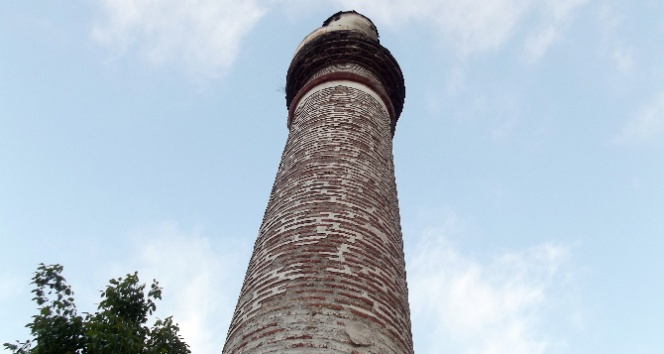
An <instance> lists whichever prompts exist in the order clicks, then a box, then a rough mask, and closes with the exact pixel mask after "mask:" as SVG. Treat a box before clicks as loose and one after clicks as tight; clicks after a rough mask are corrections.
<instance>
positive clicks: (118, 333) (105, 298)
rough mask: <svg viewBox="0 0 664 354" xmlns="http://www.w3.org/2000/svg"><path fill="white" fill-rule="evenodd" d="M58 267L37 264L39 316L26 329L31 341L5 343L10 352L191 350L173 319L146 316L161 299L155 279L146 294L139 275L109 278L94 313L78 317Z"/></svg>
mask: <svg viewBox="0 0 664 354" xmlns="http://www.w3.org/2000/svg"><path fill="white" fill-rule="evenodd" d="M62 269H63V267H62V266H61V265H59V264H55V265H48V266H47V265H44V264H40V265H39V267H38V268H37V271H36V272H35V275H34V277H33V278H32V283H33V284H34V285H35V289H34V290H32V293H33V294H35V296H34V298H33V300H34V301H35V302H36V303H37V305H38V306H39V312H38V314H37V315H34V316H32V318H33V320H32V322H31V323H28V324H27V325H26V327H28V328H30V332H31V334H32V339H31V340H27V341H25V342H19V341H17V342H16V344H10V343H5V344H4V346H5V349H9V350H10V351H12V353H14V354H113V353H136V354H189V353H191V351H190V350H189V346H188V345H187V344H186V343H185V342H184V341H183V340H182V338H181V337H180V335H179V334H178V332H179V330H180V328H179V327H178V325H177V324H175V323H174V322H173V319H172V317H167V318H165V319H163V320H161V319H157V320H156V321H155V323H154V325H153V326H152V327H148V326H147V325H146V323H147V321H148V317H149V316H150V315H152V314H153V313H154V312H155V311H156V309H157V305H156V303H155V301H156V300H161V288H160V287H159V283H157V281H156V280H155V281H153V283H152V284H151V286H150V289H149V291H148V292H147V295H146V293H145V284H140V283H139V279H138V273H137V272H136V273H134V274H127V276H126V277H125V278H122V277H120V278H117V279H111V280H110V284H109V285H107V286H106V289H105V290H103V291H101V299H102V300H101V301H100V302H99V305H98V308H97V312H95V313H94V314H86V315H85V317H82V316H80V315H78V314H77V312H76V304H75V303H74V292H73V291H72V290H71V287H70V286H69V285H67V282H66V280H65V278H64V277H63V276H62V275H61V273H62Z"/></svg>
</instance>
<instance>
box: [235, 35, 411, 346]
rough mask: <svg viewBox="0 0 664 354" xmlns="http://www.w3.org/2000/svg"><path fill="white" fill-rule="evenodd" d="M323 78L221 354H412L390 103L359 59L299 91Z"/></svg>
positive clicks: (296, 130) (289, 153)
mask: <svg viewBox="0 0 664 354" xmlns="http://www.w3.org/2000/svg"><path fill="white" fill-rule="evenodd" d="M305 48H306V46H305ZM303 49H304V48H303ZM330 68H333V69H334V70H330ZM397 69H398V67H397ZM339 71H348V72H353V73H354V74H356V75H360V76H362V77H364V78H365V80H354V81H349V80H345V79H335V78H334V75H330V72H332V73H334V72H339ZM322 76H326V77H328V79H327V80H325V81H323V82H321V83H320V84H317V85H315V86H313V87H311V86H309V87H308V89H307V92H300V93H298V95H299V97H298V98H297V100H295V101H294V102H292V104H293V105H294V106H292V107H291V112H292V113H291V117H289V121H290V124H289V128H290V133H289V136H288V140H287V142H286V147H285V149H284V152H283V155H282V158H281V164H280V166H279V170H278V172H277V176H276V179H275V182H274V186H273V188H272V192H271V194H270V199H269V201H268V205H267V209H266V211H265V216H264V218H263V223H262V225H261V227H260V230H259V235H258V238H257V240H256V244H255V246H254V252H253V255H252V257H251V261H250V263H249V267H248V270H247V273H246V277H245V281H244V284H243V286H242V290H241V294H240V298H239V300H238V304H237V308H236V310H235V313H234V316H233V320H232V323H231V326H230V329H229V332H228V338H227V341H226V345H225V347H224V351H223V352H224V353H228V354H231V353H232V354H239V353H254V354H258V353H312V352H313V353H358V354H359V353H394V354H404V353H412V352H413V349H412V339H411V331H410V318H409V309H408V291H407V286H406V274H405V264H404V255H403V244H402V237H401V228H400V222H399V210H398V201H397V191H396V184H395V180H394V167H393V159H392V132H393V127H394V125H393V124H394V122H395V121H396V117H393V116H391V115H392V114H393V112H394V110H393V109H389V108H388V106H390V105H392V104H393V102H385V97H387V96H386V95H384V94H381V92H376V90H375V89H374V88H375V87H380V85H381V83H380V82H379V81H378V80H377V79H376V77H377V75H374V74H371V73H368V72H366V67H364V66H361V65H360V66H355V68H354V65H341V66H339V65H331V66H329V67H322V68H318V69H317V70H316V71H314V72H311V73H310V75H309V78H308V79H307V80H305V81H303V82H302V85H301V87H304V86H306V83H307V82H313V81H312V80H315V79H316V78H320V77H322ZM343 77H347V76H343ZM358 81H366V82H369V83H370V84H368V85H365V84H364V83H363V82H358ZM372 87H373V88H372ZM379 90H380V89H379ZM293 97H295V95H293ZM402 103H403V102H401V103H399V106H400V105H401V104H402Z"/></svg>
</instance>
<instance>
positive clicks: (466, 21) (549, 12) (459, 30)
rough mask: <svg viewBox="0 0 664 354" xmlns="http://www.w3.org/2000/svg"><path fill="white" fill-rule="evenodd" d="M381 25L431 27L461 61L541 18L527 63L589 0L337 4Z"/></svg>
mask: <svg viewBox="0 0 664 354" xmlns="http://www.w3.org/2000/svg"><path fill="white" fill-rule="evenodd" d="M338 2H339V3H340V4H341V5H342V6H344V7H345V8H354V9H356V10H358V11H359V12H362V13H365V14H366V15H367V16H369V17H371V18H372V20H374V21H375V22H381V23H382V24H384V25H399V24H417V25H422V24H428V25H431V27H432V28H433V29H435V30H436V31H437V32H438V33H439V34H440V35H441V36H442V37H443V38H445V40H446V41H447V42H448V43H449V44H451V46H452V47H453V48H454V49H455V50H456V51H457V53H458V54H460V55H461V56H466V55H470V54H473V53H482V52H486V51H490V50H496V49H498V48H500V47H501V46H503V45H504V44H505V43H507V42H508V41H509V40H510V39H512V37H513V36H514V34H515V33H516V32H517V30H518V29H519V25H522V24H523V23H524V22H525V21H524V20H525V19H526V18H527V17H528V16H532V13H533V12H535V11H536V10H540V11H539V12H540V13H541V14H542V18H541V19H540V21H538V22H536V26H537V28H535V29H533V28H526V30H527V31H528V32H531V33H530V35H529V36H528V38H527V40H526V42H525V50H526V52H527V53H528V55H529V56H530V59H531V61H535V60H537V59H539V58H540V57H541V56H542V55H543V54H544V53H545V52H546V49H547V48H548V47H549V46H550V45H551V44H552V43H554V42H555V40H557V39H558V38H559V37H560V32H561V30H560V27H561V26H562V25H564V24H565V23H566V22H567V21H568V19H570V18H571V15H572V13H573V10H575V9H576V8H577V7H579V5H582V4H584V3H586V2H587V0H564V1H560V0H546V1H528V0H461V1H458V0H438V1H427V0H410V1H406V0H387V1H379V0H371V1H361V2H358V1H354V0H339V1H338Z"/></svg>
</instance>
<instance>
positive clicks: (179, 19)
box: [92, 0, 266, 77]
mask: <svg viewBox="0 0 664 354" xmlns="http://www.w3.org/2000/svg"><path fill="white" fill-rule="evenodd" d="M100 8H101V12H102V17H103V20H102V21H101V22H100V23H97V24H96V25H95V26H94V28H93V31H92V37H93V38H94V39H95V40H96V41H98V42H99V43H101V44H103V45H106V46H108V47H109V48H111V49H112V50H114V51H116V52H117V53H118V54H120V55H121V54H123V53H126V52H127V51H130V50H136V51H137V52H138V53H139V55H141V56H142V57H143V58H144V59H145V60H147V61H148V62H150V63H152V64H155V65H163V64H170V63H176V64H178V65H183V66H184V67H185V68H187V70H189V71H191V72H193V73H195V74H197V75H204V76H210V77H215V76H219V75H223V73H224V72H225V71H226V70H227V69H228V68H229V67H230V66H231V64H232V63H233V61H234V59H235V57H236V56H237V54H238V51H239V47H240V43H241V41H242V39H243V38H244V37H245V36H246V35H247V33H248V32H249V31H250V30H251V29H252V28H253V26H254V25H255V24H256V23H257V22H258V20H259V19H260V18H261V17H262V16H263V15H264V14H265V12H266V9H265V8H263V7H261V6H259V5H258V2H257V1H256V0H218V1H217V0H161V1H153V0H100Z"/></svg>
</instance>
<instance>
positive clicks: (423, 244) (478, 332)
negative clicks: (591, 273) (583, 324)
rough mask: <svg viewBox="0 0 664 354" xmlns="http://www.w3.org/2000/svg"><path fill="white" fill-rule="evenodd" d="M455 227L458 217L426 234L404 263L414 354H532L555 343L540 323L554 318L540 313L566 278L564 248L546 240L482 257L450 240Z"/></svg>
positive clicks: (566, 253)
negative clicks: (444, 351)
mask: <svg viewBox="0 0 664 354" xmlns="http://www.w3.org/2000/svg"><path fill="white" fill-rule="evenodd" d="M458 228H459V221H458V219H457V218H455V217H450V218H448V220H447V222H446V224H445V225H444V226H443V227H441V228H439V229H436V230H430V231H428V232H427V233H426V234H425V235H424V237H422V239H421V240H420V241H419V243H418V245H417V246H416V248H415V251H414V252H412V256H411V257H410V258H409V261H408V283H409V289H410V290H409V294H410V302H411V311H412V320H413V324H414V332H416V338H415V344H416V346H417V347H418V350H419V352H420V353H423V354H425V353H438V352H439V349H440V348H447V351H450V352H455V353H483V354H503V353H504V354H507V353H509V354H520V353H523V354H526V353H528V354H537V353H547V352H549V351H550V350H551V349H553V348H555V347H557V346H560V345H561V344H560V343H561V339H560V338H555V335H551V334H550V333H549V334H547V333H546V329H545V328H544V323H546V322H550V321H551V320H552V319H551V318H549V317H547V318H545V316H551V312H550V310H551V308H552V307H553V302H555V301H554V300H553V299H552V298H553V297H554V296H553V295H554V294H555V293H557V292H560V290H561V289H562V287H563V286H564V285H565V284H564V283H565V282H566V280H565V279H564V278H565V275H566V274H565V269H566V267H567V265H568V262H569V261H568V257H569V251H568V249H567V248H566V247H564V246H560V245H556V244H551V243H547V244H542V245H539V246H536V247H534V248H532V249H528V250H526V251H521V252H512V251H504V252H501V253H500V254H497V255H495V256H494V257H493V258H492V259H489V260H486V261H482V260H478V259H476V258H474V257H472V256H469V255H465V254H463V253H462V252H461V251H460V250H459V249H457V248H456V247H455V246H454V245H453V244H452V243H451V242H450V241H449V238H448V237H449V236H450V234H455V233H458ZM558 300H559V299H557V300H556V301H558ZM556 316H561V317H564V316H565V314H562V313H558V314H556ZM570 316H572V315H570ZM417 333H421V335H419V337H418V334H417ZM558 349H560V348H558Z"/></svg>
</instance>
